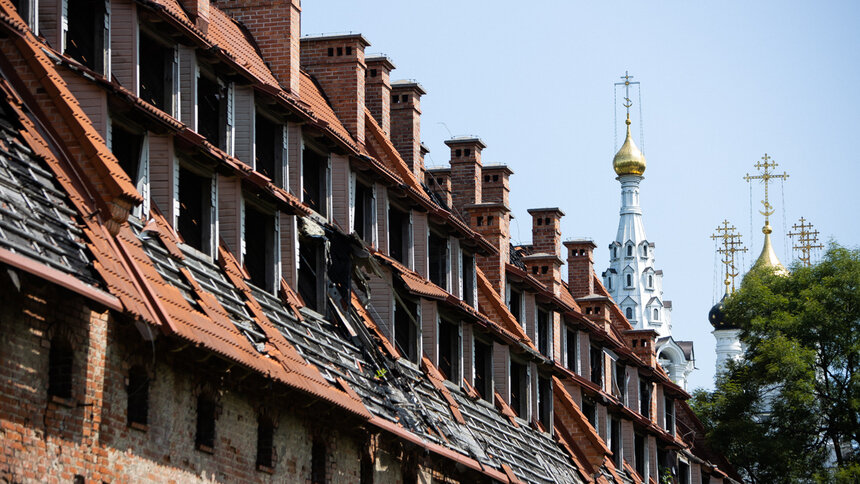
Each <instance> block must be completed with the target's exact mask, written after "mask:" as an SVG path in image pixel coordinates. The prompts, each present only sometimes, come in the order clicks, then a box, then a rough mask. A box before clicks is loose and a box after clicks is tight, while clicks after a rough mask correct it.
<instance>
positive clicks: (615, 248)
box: [612, 247, 618, 259]
mask: <svg viewBox="0 0 860 484" xmlns="http://www.w3.org/2000/svg"><path fill="white" fill-rule="evenodd" d="M616 257H618V248H617V247H613V248H612V258H613V259H614V258H616Z"/></svg>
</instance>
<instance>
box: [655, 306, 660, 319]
mask: <svg viewBox="0 0 860 484" xmlns="http://www.w3.org/2000/svg"><path fill="white" fill-rule="evenodd" d="M654 321H660V310H659V309H656V308H655V309H654Z"/></svg>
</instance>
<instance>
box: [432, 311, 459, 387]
mask: <svg viewBox="0 0 860 484" xmlns="http://www.w3.org/2000/svg"><path fill="white" fill-rule="evenodd" d="M443 327H447V328H446V330H447V331H448V332H449V335H450V338H449V340H448V341H443ZM437 335H438V341H437V344H438V346H439V348H438V355H439V357H438V358H439V364H438V365H437V367H438V369H439V371H440V372H441V373H442V375H443V376H444V377H445V379H446V380H448V381H450V382H451V383H453V384H455V385H458V386H459V385H460V382H462V381H463V325H462V323H461V322H459V321H456V320H454V319H452V318H449V317H446V316H442V315H440V316H439V318H438V323H437ZM443 348H444V349H445V351H444V352H443ZM445 353H447V354H448V356H449V358H450V363H447V364H446V363H444V362H443V355H444V354H445ZM448 365H450V366H451V369H450V370H449V371H448V372H446V371H445V370H444V368H445V367H446V366H448ZM449 373H450V374H449Z"/></svg>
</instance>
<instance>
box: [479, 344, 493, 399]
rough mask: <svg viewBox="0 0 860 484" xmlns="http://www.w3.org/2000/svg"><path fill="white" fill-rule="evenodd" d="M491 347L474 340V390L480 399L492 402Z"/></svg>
mask: <svg viewBox="0 0 860 484" xmlns="http://www.w3.org/2000/svg"><path fill="white" fill-rule="evenodd" d="M492 375H493V347H492V346H491V345H489V344H486V343H484V342H482V341H479V340H477V339H476V340H475V385H474V387H475V390H477V391H478V394H480V395H481V398H483V399H484V400H486V401H488V402H492V401H493V376H492Z"/></svg>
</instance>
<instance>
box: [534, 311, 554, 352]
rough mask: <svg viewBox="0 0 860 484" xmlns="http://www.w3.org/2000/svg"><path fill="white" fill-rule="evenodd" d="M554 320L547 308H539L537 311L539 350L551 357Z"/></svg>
mask: <svg viewBox="0 0 860 484" xmlns="http://www.w3.org/2000/svg"><path fill="white" fill-rule="evenodd" d="M551 325H552V322H551V320H550V313H549V311H547V310H546V309H543V308H538V312H537V335H536V336H537V343H538V351H540V353H541V354H542V355H544V356H547V357H551V355H550V349H551V345H552V334H551V328H552V326H551Z"/></svg>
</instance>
